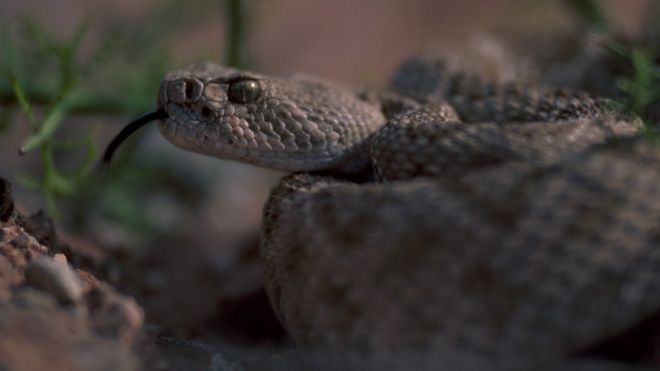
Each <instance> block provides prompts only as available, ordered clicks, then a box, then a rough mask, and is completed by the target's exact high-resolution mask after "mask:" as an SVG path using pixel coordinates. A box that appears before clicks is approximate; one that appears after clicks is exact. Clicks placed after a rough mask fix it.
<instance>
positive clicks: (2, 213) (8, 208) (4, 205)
mask: <svg viewBox="0 0 660 371" xmlns="http://www.w3.org/2000/svg"><path fill="white" fill-rule="evenodd" d="M13 212H14V200H13V199H12V197H11V185H10V184H9V182H7V181H6V180H4V179H3V178H0V221H2V222H6V221H7V220H8V219H9V217H10V216H11V214H12V213H13Z"/></svg>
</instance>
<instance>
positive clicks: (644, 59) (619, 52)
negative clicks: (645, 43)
mask: <svg viewBox="0 0 660 371" xmlns="http://www.w3.org/2000/svg"><path fill="white" fill-rule="evenodd" d="M608 48H609V50H610V51H611V52H612V53H613V54H615V55H616V56H617V57H619V58H621V59H622V60H623V61H624V62H625V63H627V64H628V65H630V71H631V72H630V74H629V75H626V76H622V77H620V78H619V79H618V80H617V86H618V87H619V89H620V90H621V91H622V92H623V93H624V102H623V103H624V106H625V107H626V108H627V109H628V110H629V111H631V112H633V113H635V114H637V115H638V116H640V117H642V119H644V118H645V117H646V114H647V111H648V109H649V107H650V106H651V105H652V104H654V103H656V102H658V101H660V64H658V63H657V62H656V60H655V58H654V56H653V54H652V52H651V51H650V49H649V48H645V47H642V46H633V47H626V46H624V45H622V44H618V43H614V42H612V43H610V44H609V45H608Z"/></svg>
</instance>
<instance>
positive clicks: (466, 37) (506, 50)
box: [0, 0, 660, 346]
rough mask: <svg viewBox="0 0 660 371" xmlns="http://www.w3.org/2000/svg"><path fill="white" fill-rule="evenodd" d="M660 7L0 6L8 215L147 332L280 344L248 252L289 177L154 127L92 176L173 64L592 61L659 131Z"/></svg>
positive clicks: (637, 2)
mask: <svg viewBox="0 0 660 371" xmlns="http://www.w3.org/2000/svg"><path fill="white" fill-rule="evenodd" d="M659 8H660V6H659V5H658V2H656V1H654V0H628V1H625V2H624V1H616V0H601V1H581V0H576V1H571V0H565V1H557V0H465V1H460V2H459V1H451V0H446V1H440V0H364V1H359V2H358V1H351V0H333V1H321V0H268V1H266V0H252V1H249V0H245V1H232V0H191V1H155V0H149V1H148V0H141V1H136V0H114V1H103V0H85V1H82V0H75V1H74V0H58V1H37V0H20V1H19V0H2V2H1V3H0V50H1V52H0V176H2V177H4V178H6V179H8V180H9V181H10V182H11V183H12V185H13V189H14V195H15V199H16V201H17V202H18V204H19V205H18V206H19V209H21V210H23V211H24V212H26V213H34V212H37V211H38V210H45V212H46V213H47V215H48V216H49V217H51V218H53V219H54V221H55V224H56V225H57V231H58V235H59V236H60V239H61V240H62V241H63V243H64V244H67V245H68V246H69V247H68V248H70V249H76V250H77V256H82V257H84V259H82V258H81V259H80V261H79V262H76V263H77V264H81V265H83V266H86V267H89V269H93V270H94V271H95V272H102V274H101V275H102V278H104V279H105V280H107V281H109V282H111V283H112V284H114V285H116V286H118V287H119V288H120V289H121V290H122V291H123V292H126V293H128V294H131V295H134V296H135V297H136V299H137V300H138V302H139V303H140V305H142V306H143V307H144V308H145V310H146V313H147V317H146V318H147V323H148V329H150V331H152V332H153V333H155V334H158V335H162V334H166V335H172V336H178V337H183V338H195V339H207V340H208V339H209V338H210V339H214V340H213V341H222V342H225V341H226V342H230V343H232V344H244V345H248V346H255V345H263V344H266V345H272V344H286V338H285V337H284V333H283V331H282V329H281V328H280V327H279V325H278V324H277V321H276V320H275V318H274V317H273V315H272V313H270V309H269V307H268V304H267V299H266V297H265V295H264V293H263V289H262V286H261V272H260V268H259V262H258V256H257V247H258V241H259V223H260V219H261V209H262V207H263V204H264V203H265V201H266V199H267V197H268V192H269V191H270V189H271V188H272V187H273V186H274V185H276V184H277V180H278V179H279V177H281V176H282V174H280V173H277V172H274V171H269V170H264V169H258V168H254V167H251V166H248V165H242V164H235V163H231V162H226V161H220V160H217V159H212V158H206V157H203V156H200V155H195V154H191V153H186V152H183V151H181V150H179V149H177V148H175V147H173V146H172V145H170V144H169V143H167V142H165V140H163V139H162V138H161V137H160V135H159V134H158V133H157V129H156V128H155V125H151V126H147V127H145V128H144V129H143V130H141V131H140V132H139V133H138V134H137V135H135V136H134V137H133V138H132V139H131V140H129V141H128V143H126V144H125V145H124V146H123V147H122V148H121V149H120V151H119V153H118V154H117V157H116V158H115V161H114V163H113V164H112V166H110V167H108V168H103V169H101V168H99V167H98V166H97V164H98V160H99V157H100V153H101V152H102V150H103V148H104V147H105V146H106V145H107V143H108V142H109V141H110V139H111V138H112V137H113V136H114V135H115V134H116V133H117V132H118V131H119V130H120V129H121V128H122V127H123V125H125V124H126V123H127V122H128V121H130V120H131V119H132V118H134V117H136V116H137V115H140V114H141V113H144V112H147V111H150V110H153V109H154V107H155V100H156V89H157V87H158V83H159V81H160V79H161V78H162V77H163V76H164V74H165V73H166V72H167V71H170V70H173V69H178V68H184V67H185V66H186V65H188V64H191V63H194V62H199V61H206V60H210V61H213V62H216V63H224V64H229V65H233V66H236V67H239V68H247V69H253V70H257V71H260V72H264V73H267V74H278V75H289V74H295V73H305V74H313V75H318V76H322V77H325V78H328V79H337V80H342V81H346V82H350V83H360V84H370V85H374V86H384V85H386V84H387V81H388V79H389V76H390V75H391V74H392V72H393V71H394V70H395V68H396V67H397V65H398V64H399V63H401V62H402V61H403V60H405V59H406V58H408V57H411V56H415V55H420V54H428V53H436V54H441V55H449V56H452V57H453V56H460V58H461V61H462V63H465V65H466V67H468V68H471V69H472V70H475V69H477V70H478V69H479V68H482V67H483V66H487V67H488V69H489V71H488V72H489V73H490V75H492V77H493V78H496V79H504V80H507V79H509V80H510V79H538V80H542V81H543V82H547V83H555V82H557V81H559V82H565V81H573V80H574V79H563V80H562V77H565V76H566V75H570V74H571V73H572V74H573V75H576V74H577V75H579V74H582V72H584V71H585V68H586V67H585V66H587V67H588V66H592V63H600V64H595V66H601V67H602V66H605V67H602V68H600V69H598V68H596V69H594V68H588V69H589V70H590V71H596V72H598V71H600V72H598V73H602V74H601V75H595V77H593V79H592V80H589V81H591V82H589V81H586V80H585V81H586V82H584V84H582V83H580V84H577V85H578V86H577V87H579V88H586V89H587V90H589V89H590V88H593V89H592V90H594V89H595V90H596V91H597V92H605V94H606V95H607V94H609V95H613V96H616V97H619V98H621V99H622V100H623V101H624V103H625V104H627V105H628V106H629V107H631V108H632V109H633V110H634V111H636V112H641V114H642V115H646V114H647V113H648V112H651V114H649V116H648V117H650V118H649V119H648V120H647V122H652V121H653V120H654V119H653V117H655V116H652V115H653V112H657V111H658V105H657V101H658V96H659V95H660V92H658V91H657V79H658V77H657V76H655V75H653V74H651V75H650V76H655V77H649V76H648V73H647V74H646V75H645V73H646V72H648V71H647V70H651V71H656V72H654V73H657V70H658V63H659V59H658V57H657V52H658V50H657V49H656V48H657V45H658V44H657V43H656V42H657V41H658V31H657V30H658V28H657V27H658V26H657V25H656V24H655V23H657V21H655V22H654V19H655V20H657V19H658V17H660V11H659ZM653 14H655V16H656V17H655V18H653V16H652V15H653ZM592 35H597V37H602V38H607V39H611V40H616V43H615V44H613V45H615V46H612V47H610V48H609V49H607V48H603V50H604V51H603V50H601V51H596V52H593V51H591V50H590V49H589V47H585V46H584V45H585V44H584V42H585V41H584V40H587V39H589V37H592ZM590 53H591V54H590ZM599 58H600V59H599ZM603 58H604V60H605V61H604V62H603ZM585 60H586V61H587V62H584V61H585ZM595 61H598V62H595ZM473 62H474V63H473ZM585 63H586V64H585ZM558 71H559V72H558ZM645 71H646V72H645ZM546 76H551V77H549V78H547V79H546ZM604 76H605V77H604ZM654 79H656V80H654ZM603 80H606V81H607V84H609V85H608V86H607V87H604V88H600V87H598V88H594V86H600V85H598V84H599V83H600V82H602V81H603ZM593 81H596V82H597V83H596V84H594V83H593ZM581 84H582V85H581ZM607 84H606V85H607ZM654 86H655V87H654ZM599 89H600V90H599ZM654 89H655V90H654ZM653 107H655V108H653ZM653 110H655V111H653ZM19 151H20V152H22V154H21V155H19Z"/></svg>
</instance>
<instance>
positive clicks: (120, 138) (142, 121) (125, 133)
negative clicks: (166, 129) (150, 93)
mask: <svg viewBox="0 0 660 371" xmlns="http://www.w3.org/2000/svg"><path fill="white" fill-rule="evenodd" d="M168 117H169V114H168V113H167V112H166V111H165V110H162V109H158V110H156V111H153V112H149V113H147V114H145V115H143V116H141V117H138V118H136V119H135V120H133V121H131V122H129V123H128V125H126V126H125V127H124V128H123V129H121V131H120V132H119V133H118V134H117V135H116V136H115V137H114V138H113V139H112V141H111V142H110V144H108V147H107V148H106V149H105V152H104V153H103V163H104V164H109V163H110V161H112V156H113V155H114V153H115V151H116V150H117V148H118V147H119V146H120V145H121V144H122V143H124V141H125V140H126V139H127V138H128V137H129V136H130V135H131V134H133V133H134V132H136V131H137V130H138V129H139V128H141V127H143V126H144V125H146V124H148V123H150V122H152V121H155V120H164V119H166V118H168Z"/></svg>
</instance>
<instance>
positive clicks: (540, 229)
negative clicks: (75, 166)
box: [158, 59, 660, 370]
mask: <svg viewBox="0 0 660 371" xmlns="http://www.w3.org/2000/svg"><path fill="white" fill-rule="evenodd" d="M158 107H159V110H160V111H159V112H164V113H162V116H159V117H158V118H160V122H159V128H160V131H161V133H162V135H163V136H164V137H165V138H166V139H167V140H169V141H170V142H172V143H173V144H175V145H176V146H179V147H181V148H183V149H186V150H190V151H194V152H198V153H202V154H206V155H211V156H215V157H219V158H223V159H231V160H237V161H241V162H245V163H249V164H253V165H257V166H262V167H268V168H274V169H280V170H284V171H287V172H291V173H293V174H292V175H289V176H287V177H285V178H284V179H283V180H282V181H281V184H280V185H279V186H278V187H277V188H276V189H275V190H274V191H273V192H272V194H271V197H270V199H269V201H268V203H267V205H266V206H265V210H264V223H263V239H262V244H261V250H260V253H261V257H262V260H263V263H264V266H265V272H266V289H267V292H268V294H269V296H270V299H271V302H272V304H273V306H274V308H275V310H276V312H277V314H278V316H279V318H280V320H281V321H282V323H283V324H284V326H285V327H286V329H287V330H288V332H289V333H290V335H291V337H292V338H293V340H294V341H295V343H296V345H297V346H298V348H299V349H301V350H303V351H305V354H308V355H309V359H311V360H312V361H311V362H315V363H314V367H316V368H318V369H348V368H353V369H369V368H372V369H440V368H439V366H438V365H444V366H445V369H449V370H460V369H466V370H486V369H506V370H509V369H555V368H553V367H559V368H557V369H572V368H570V367H575V368H574V369H599V370H607V369H613V370H614V369H617V370H618V369H627V368H625V367H627V366H626V365H625V363H621V362H620V361H625V360H630V358H631V356H629V355H627V356H623V355H622V356H617V351H616V350H615V351H614V352H610V353H614V355H612V356H611V357H604V358H609V360H603V359H600V358H599V357H595V356H594V357H592V356H591V355H592V354H593V353H594V352H592V351H591V350H593V349H595V348H597V345H598V344H605V343H607V341H608V340H609V339H615V338H616V337H617V336H619V335H621V334H623V333H625V332H626V331H627V330H628V329H630V328H633V327H635V326H636V325H638V324H640V323H643V322H644V321H646V320H648V319H652V318H654V316H655V315H656V314H657V313H658V310H660V294H659V293H660V273H659V272H658V268H660V250H658V249H657V248H656V247H657V245H658V244H659V241H660V229H658V226H659V225H660V189H659V188H658V186H657V185H658V184H660V148H659V147H657V146H656V145H654V144H653V143H652V142H650V141H649V140H646V139H644V138H643V137H642V136H640V135H639V131H640V129H641V125H640V123H639V122H638V121H636V120H634V119H631V118H629V117H626V116H624V115H622V114H620V113H618V112H616V111H615V110H613V109H611V108H610V107H609V104H608V102H607V101H605V100H602V99H595V98H591V97H589V96H586V95H584V94H578V93H573V92H569V91H564V90H557V89H550V88H538V87H535V86H524V85H519V84H494V83H488V82H485V81H483V80H481V79H479V78H476V77H471V76H468V75H465V74H462V73H460V72H457V71H454V70H451V69H450V68H449V67H448V66H447V65H445V64H443V63H442V62H441V61H438V60H432V59H413V60H411V61H409V62H407V63H405V64H403V65H402V66H401V67H400V68H399V70H398V71H397V73H396V74H395V77H394V78H393V80H392V82H391V84H390V87H389V88H387V89H371V88H362V87H358V88H356V87H353V86H348V85H342V84H338V83H335V82H328V81H324V80H322V79H318V78H312V77H304V76H303V77H301V76H295V77H287V78H277V77H271V76H265V75H261V74H257V73H252V72H246V71H240V70H235V69H230V68H225V67H220V66H216V65H213V64H203V65H197V66H193V67H190V68H188V69H185V70H182V71H177V72H173V73H170V74H168V75H167V77H166V78H165V79H164V81H163V82H162V84H161V86H160V89H159V93H158ZM646 345H647V346H646V348H649V347H650V348H651V350H648V349H646V351H645V352H642V351H641V350H639V349H638V350H639V352H636V354H635V355H633V356H632V359H634V361H635V362H638V361H646V362H647V363H649V360H651V361H652V358H653V355H654V354H657V353H656V352H654V349H655V348H654V347H653V345H654V344H651V345H650V346H648V345H649V344H648V341H647V344H646ZM614 347H615V349H618V348H617V346H616V344H615V346H614ZM596 353H597V352H596ZM637 353H640V354H637ZM641 353H643V354H641ZM612 359H614V361H612ZM567 360H568V361H567ZM342 362H343V363H342ZM565 362H568V363H565ZM594 362H595V363H594ZM619 366H621V367H623V368H618V367H619ZM580 367H582V368H580Z"/></svg>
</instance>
